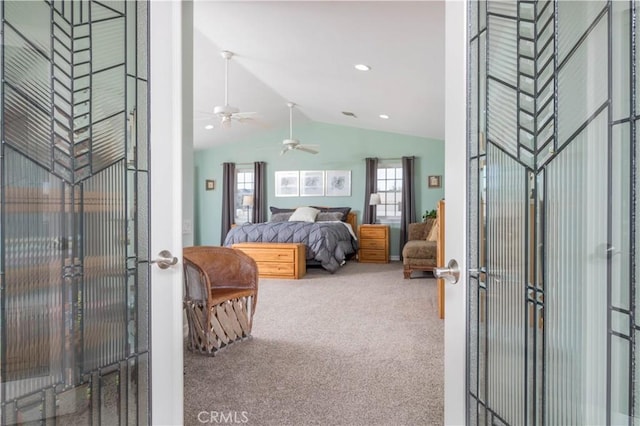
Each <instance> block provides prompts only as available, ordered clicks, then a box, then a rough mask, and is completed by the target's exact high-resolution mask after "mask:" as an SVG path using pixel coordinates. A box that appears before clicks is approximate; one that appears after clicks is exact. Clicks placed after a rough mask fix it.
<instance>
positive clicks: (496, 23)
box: [488, 16, 518, 86]
mask: <svg viewBox="0 0 640 426" xmlns="http://www.w3.org/2000/svg"><path fill="white" fill-rule="evenodd" d="M517 25H518V23H517V21H516V20H514V19H505V18H499V17H495V16H490V17H489V27H488V29H489V33H490V34H491V36H490V37H489V46H488V47H489V51H490V52H492V54H491V60H490V61H489V75H490V76H491V77H495V78H497V79H499V80H501V81H504V82H506V83H508V84H510V85H512V86H515V85H516V84H517V82H516V80H517V76H518V72H517V71H518V36H517V28H518V27H517Z"/></svg>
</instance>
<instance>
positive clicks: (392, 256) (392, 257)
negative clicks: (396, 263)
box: [389, 254, 400, 260]
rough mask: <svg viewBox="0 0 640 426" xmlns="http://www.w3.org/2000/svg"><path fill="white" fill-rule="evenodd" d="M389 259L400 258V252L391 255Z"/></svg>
mask: <svg viewBox="0 0 640 426" xmlns="http://www.w3.org/2000/svg"><path fill="white" fill-rule="evenodd" d="M389 260H400V255H399V254H394V255H391V256H389Z"/></svg>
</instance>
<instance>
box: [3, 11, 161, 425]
mask: <svg viewBox="0 0 640 426" xmlns="http://www.w3.org/2000/svg"><path fill="white" fill-rule="evenodd" d="M127 4H128V2H127ZM134 5H135V4H134ZM131 10H132V11H133V13H131V14H130V16H129V17H128V19H129V22H132V23H133V27H132V29H130V30H132V31H130V33H129V35H133V38H134V43H133V45H134V46H135V45H136V41H138V40H145V43H146V39H147V16H146V13H147V8H146V5H145V6H141V7H136V8H135V9H131ZM124 12H125V2H122V1H100V2H98V1H90V0H77V1H73V2H72V1H68V0H67V1H56V2H50V1H38V2H36V1H5V2H3V3H2V7H0V13H2V18H3V19H1V20H0V25H1V26H2V34H3V45H2V57H3V58H4V60H3V61H2V64H1V66H2V67H3V69H2V73H1V74H2V76H3V80H2V81H1V82H0V84H1V85H2V94H3V96H2V99H0V101H1V102H2V105H1V108H0V114H1V115H2V116H1V117H0V123H1V125H2V136H3V138H2V144H1V145H0V150H1V152H0V171H1V173H2V178H3V186H2V189H1V191H0V205H1V206H2V209H1V211H0V215H1V216H0V221H1V223H2V227H1V229H0V231H1V233H0V243H1V247H0V257H1V259H0V267H1V268H2V270H1V271H0V274H1V276H2V286H1V287H2V292H0V298H1V300H0V305H1V306H2V310H1V311H0V316H1V318H0V325H1V326H2V330H1V331H2V332H1V333H0V336H1V339H2V341H1V342H0V348H2V351H0V356H1V357H2V359H0V380H1V383H0V385H1V389H2V392H1V393H0V399H1V401H0V404H1V407H2V408H1V409H0V413H1V418H0V423H2V424H17V423H19V424H23V423H29V424H41V423H42V424H45V423H46V424H49V423H51V424H127V423H130V424H148V423H149V414H148V411H149V401H148V398H149V392H148V389H147V387H148V385H149V378H148V374H149V367H148V350H149V326H148V318H149V269H148V263H146V261H148V242H149V241H148V235H146V234H144V233H145V232H147V229H148V207H147V202H148V196H149V194H148V178H147V175H148V172H147V171H145V172H143V174H144V176H143V177H142V178H141V179H138V174H139V172H138V171H137V170H136V169H135V168H131V169H130V170H128V167H127V164H126V160H127V157H126V155H127V149H126V144H127V143H128V145H129V146H130V147H135V148H136V150H138V151H139V152H144V153H145V155H144V160H145V163H144V164H145V168H146V158H147V156H146V152H147V150H148V141H147V132H146V128H147V126H148V123H147V119H148V117H147V114H146V102H147V99H148V96H147V94H146V93H142V91H146V90H147V89H148V87H147V85H146V82H142V84H138V80H139V79H138V78H136V77H135V76H134V75H132V77H131V79H130V83H129V84H130V85H131V87H132V88H133V90H132V91H128V90H126V87H125V68H126V65H125V63H124V62H125V50H126V49H125V48H126V46H125V34H124V33H125V26H124V24H125V17H124ZM90 15H91V18H92V19H91V20H90V19H89V18H90ZM138 18H140V21H141V22H137V21H138ZM89 21H91V24H90V22H89ZM139 31H141V32H139ZM145 46H146V44H145ZM146 54H147V53H146V50H144V51H142V52H139V55H146ZM133 61H134V63H136V62H138V61H140V62H144V63H145V64H146V62H147V59H146V58H140V57H139V56H138V57H137V58H136V57H135V55H134V56H133ZM134 68H135V67H134ZM131 80H133V81H131ZM139 100H141V101H143V102H144V103H145V108H144V114H143V115H142V117H137V120H136V121H135V122H132V123H131V128H130V129H128V128H127V124H128V123H127V119H128V117H127V115H126V114H127V112H125V111H126V107H127V106H129V107H131V108H130V109H131V112H135V110H136V104H137V102H138V101H139ZM141 121H142V122H141ZM137 128H139V129H144V130H145V131H143V132H139V131H136V129H137ZM131 152H133V151H131ZM130 157H135V155H133V154H130ZM132 159H133V160H134V163H135V158H132ZM134 165H135V164H134ZM145 170H146V169H145ZM130 183H133V184H130ZM139 224H141V226H139ZM139 230H141V231H140V234H139V235H138V234H136V232H138V231H139ZM139 236H142V237H143V238H139ZM128 254H131V256H128ZM140 260H144V261H145V263H143V266H142V267H141V268H138V264H139V261H140Z"/></svg>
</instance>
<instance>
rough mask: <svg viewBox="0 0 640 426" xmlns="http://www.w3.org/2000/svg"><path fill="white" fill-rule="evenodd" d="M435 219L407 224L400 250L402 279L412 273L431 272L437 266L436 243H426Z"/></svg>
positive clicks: (409, 276)
mask: <svg viewBox="0 0 640 426" xmlns="http://www.w3.org/2000/svg"><path fill="white" fill-rule="evenodd" d="M435 223H436V219H427V221H426V222H417V223H410V224H409V235H408V239H407V242H406V243H405V245H404V247H403V248H402V264H403V267H404V277H405V278H407V279H408V278H411V273H412V272H413V271H433V269H434V268H435V267H436V266H437V255H438V243H437V241H427V237H428V236H429V233H430V232H431V228H432V227H433V225H434V224H435Z"/></svg>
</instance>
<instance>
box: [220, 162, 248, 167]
mask: <svg viewBox="0 0 640 426" xmlns="http://www.w3.org/2000/svg"><path fill="white" fill-rule="evenodd" d="M225 163H233V161H225ZM233 164H234V165H235V166H253V164H254V163H233ZM220 165H221V166H224V163H220Z"/></svg>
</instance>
